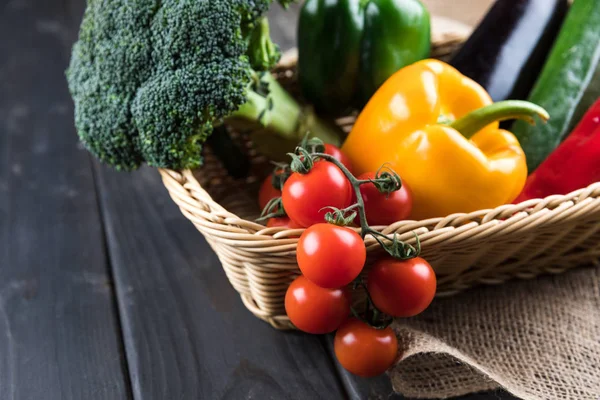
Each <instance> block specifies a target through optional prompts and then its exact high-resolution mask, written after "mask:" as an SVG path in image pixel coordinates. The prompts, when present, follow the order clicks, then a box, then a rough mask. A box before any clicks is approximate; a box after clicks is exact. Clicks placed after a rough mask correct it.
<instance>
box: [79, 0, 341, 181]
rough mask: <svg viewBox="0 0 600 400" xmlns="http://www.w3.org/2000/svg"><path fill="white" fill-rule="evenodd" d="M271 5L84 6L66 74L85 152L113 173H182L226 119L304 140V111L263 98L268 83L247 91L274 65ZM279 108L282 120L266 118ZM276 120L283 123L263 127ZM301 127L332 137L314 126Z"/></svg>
mask: <svg viewBox="0 0 600 400" xmlns="http://www.w3.org/2000/svg"><path fill="white" fill-rule="evenodd" d="M270 2H271V0H254V1H252V0H250V1H248V0H246V1H244V0H88V4H87V9H86V11H85V14H84V17H83V21H82V24H81V29H80V34H79V40H78V41H77V42H76V43H75V44H74V46H73V51H72V57H71V63H70V65H69V68H68V70H67V80H68V83H69V89H70V91H71V94H72V97H73V99H74V103H75V124H76V127H77V131H78V134H79V136H80V138H81V140H82V142H83V143H84V145H85V146H86V148H87V149H88V150H89V151H90V152H91V153H93V154H94V155H95V156H96V157H98V158H99V159H100V160H102V161H104V162H106V163H108V164H110V165H112V166H114V167H115V168H117V169H120V170H133V169H136V168H138V167H139V166H140V164H142V163H144V162H146V163H148V164H149V165H152V166H156V167H168V168H174V169H183V168H195V167H197V166H199V165H201V163H202V147H203V144H204V142H205V140H206V138H207V136H208V135H210V134H211V132H212V131H213V129H214V128H215V127H217V126H219V125H221V124H222V123H223V121H224V119H226V118H227V117H231V116H235V117H236V118H237V119H238V120H239V119H241V120H246V121H247V122H248V123H259V124H261V125H263V126H265V127H267V128H268V129H269V130H271V131H272V132H274V133H276V134H278V135H282V136H284V137H289V138H291V137H294V138H296V137H298V136H300V135H301V134H303V133H301V132H298V126H300V125H301V124H299V123H298V121H300V120H301V119H302V120H304V119H307V118H306V113H303V112H302V110H301V108H300V106H299V105H298V104H297V103H296V102H295V101H294V100H293V99H291V97H285V96H284V97H283V98H279V97H281V96H279V97H278V96H277V95H276V94H275V95H272V94H271V92H272V91H273V90H272V89H275V90H274V92H275V93H278V92H279V88H278V87H277V88H276V87H275V86H278V84H277V82H275V81H274V80H272V79H271V80H269V83H268V84H266V86H267V90H266V91H265V92H264V93H261V94H259V93H258V92H256V91H255V89H257V88H258V87H257V81H258V82H260V81H261V79H260V76H261V75H260V72H257V71H260V70H268V69H269V68H271V67H272V66H273V65H274V64H275V63H276V62H277V60H278V58H279V50H278V48H277V46H275V45H274V44H273V43H272V42H271V40H270V38H269V36H268V25H267V22H266V19H265V18H264V17H263V16H262V15H263V13H264V12H265V11H266V10H267V9H268V7H269V4H270ZM288 2H289V1H287V0H286V1H283V3H288ZM267 80H268V79H267ZM263 86H264V85H263ZM256 96H258V97H259V100H258V101H253V102H252V104H253V106H251V107H248V106H247V105H246V106H244V105H245V104H246V103H247V102H248V101H249V99H250V98H255V97H256ZM261 99H263V100H264V102H263V101H261ZM255 100H256V99H255ZM277 102H283V103H284V104H282V107H283V108H281V107H278V106H277ZM273 104H275V106H274V105H273ZM242 106H244V107H243V109H244V110H246V111H245V112H241V111H240V109H241V107H242ZM257 107H263V108H264V109H260V110H259V109H258V108H257ZM280 108H281V112H283V111H284V110H285V112H287V115H286V116H283V115H279V116H277V118H274V114H276V113H278V112H279V111H278V110H279V109H280ZM290 110H291V111H293V112H292V113H291V114H290V113H289V111H290ZM313 117H314V116H313ZM285 118H288V119H289V120H290V124H288V125H283V126H282V125H281V124H279V125H277V126H275V125H273V124H271V125H269V121H271V120H280V119H285ZM310 120H312V119H310ZM293 124H295V125H293ZM309 128H310V127H309ZM310 129H311V130H313V131H314V132H313V133H314V134H315V135H317V136H322V135H320V133H321V132H319V131H320V130H323V134H324V135H325V136H331V137H330V140H329V141H332V140H333V141H335V140H336V138H335V137H334V136H333V135H332V134H331V131H329V130H328V128H327V129H326V128H324V127H323V126H321V125H318V126H317V125H315V127H314V129H312V128H310ZM325 139H326V140H327V138H325Z"/></svg>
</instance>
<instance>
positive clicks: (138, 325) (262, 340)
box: [97, 166, 345, 400]
mask: <svg viewBox="0 0 600 400" xmlns="http://www.w3.org/2000/svg"><path fill="white" fill-rule="evenodd" d="M97 171H98V176H99V183H100V188H101V189H100V192H101V199H102V200H101V201H102V206H103V210H104V212H103V213H104V216H105V225H106V227H107V233H108V244H109V250H110V254H111V261H112V265H113V268H114V276H115V282H116V287H117V294H118V296H117V297H118V299H119V307H120V310H121V316H122V325H123V328H124V334H125V344H126V353H127V359H128V364H129V370H130V372H131V380H132V384H133V388H134V397H135V398H136V399H144V400H151V399H159V400H163V399H204V398H223V399H241V398H260V399H271V398H272V399H287V398H293V399H319V398H323V399H336V398H343V397H345V395H344V393H343V391H342V388H341V385H340V384H339V382H338V380H337V377H336V375H335V372H334V370H333V367H332V364H331V361H330V359H329V358H328V356H327V355H326V352H325V350H324V348H323V346H322V343H321V342H320V340H319V338H318V337H314V336H308V335H302V334H299V333H292V332H287V333H285V332H280V331H277V330H275V329H273V328H271V326H270V325H268V324H266V323H265V322H262V321H261V320H259V319H257V318H256V317H254V316H253V315H252V314H251V313H250V312H249V311H248V310H247V309H246V308H245V307H244V305H243V304H242V302H241V300H240V298H239V296H238V294H237V293H236V292H235V291H234V290H233V288H232V287H231V285H230V284H229V281H228V280H227V278H226V276H225V274H224V272H223V269H222V267H221V265H220V263H219V261H218V259H217V257H216V255H215V254H214V252H213V251H212V250H211V249H210V248H209V246H208V245H207V243H206V242H205V241H204V239H203V237H202V235H201V234H200V233H199V232H198V231H197V230H196V229H195V227H194V226H193V225H192V224H191V222H189V221H188V220H187V219H185V218H184V217H183V215H182V214H181V212H180V211H179V209H178V208H177V207H176V205H175V204H174V203H173V202H172V200H171V199H170V197H169V196H168V194H167V191H166V189H165V188H164V187H163V186H162V183H161V181H160V179H159V175H158V172H157V171H156V170H155V169H152V168H148V167H146V168H142V169H141V170H140V171H137V172H135V173H131V174H126V173H119V172H115V171H112V170H110V169H108V168H105V167H102V166H98V169H97Z"/></svg>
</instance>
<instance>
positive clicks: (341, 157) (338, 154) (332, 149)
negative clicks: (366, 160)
mask: <svg viewBox="0 0 600 400" xmlns="http://www.w3.org/2000/svg"><path fill="white" fill-rule="evenodd" d="M325 154H329V155H330V156H332V157H333V158H335V159H336V160H338V161H339V162H341V163H342V164H344V167H346V168H348V171H350V172H352V161H350V157H348V156H347V155H346V154H344V153H343V152H342V150H340V149H339V148H338V147H336V146H334V145H332V144H329V143H326V144H325Z"/></svg>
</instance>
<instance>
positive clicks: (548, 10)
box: [449, 0, 569, 101]
mask: <svg viewBox="0 0 600 400" xmlns="http://www.w3.org/2000/svg"><path fill="white" fill-rule="evenodd" d="M568 7H569V4H568V0H497V1H496V2H495V3H494V5H493V6H492V7H491V8H490V10H489V11H488V13H487V14H486V16H485V17H484V18H483V20H482V21H481V23H480V24H479V25H478V26H477V28H475V30H474V31H473V33H472V35H471V36H470V37H469V39H468V40H467V41H466V42H465V44H464V45H463V46H462V47H461V48H460V49H459V50H458V51H457V52H456V53H455V54H454V55H453V56H452V58H451V60H450V61H449V63H450V65H452V66H454V67H455V68H456V69H458V70H459V71H460V72H461V73H463V74H464V75H466V76H468V77H469V78H471V79H473V80H475V81H476V82H478V83H479V84H480V85H482V86H483V87H484V88H485V89H486V90H487V91H488V93H489V94H490V96H491V97H492V99H493V100H494V101H500V100H508V99H516V100H522V99H526V98H527V96H528V94H529V92H530V91H531V88H532V87H533V84H534V83H535V81H536V79H537V77H538V75H539V73H540V71H541V69H542V67H543V65H544V62H545V61H546V58H547V56H548V53H549V52H550V49H551V48H552V45H553V43H554V40H555V38H556V36H557V34H558V32H559V30H560V27H561V25H562V22H563V19H564V17H565V15H566V12H567V10H568Z"/></svg>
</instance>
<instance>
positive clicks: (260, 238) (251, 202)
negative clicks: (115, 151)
mask: <svg viewBox="0 0 600 400" xmlns="http://www.w3.org/2000/svg"><path fill="white" fill-rule="evenodd" d="M437 21H438V22H439V21H440V20H439V19H438V20H437ZM435 26H437V27H440V26H441V27H442V29H441V31H440V30H437V31H434V36H433V55H434V56H435V57H437V58H442V59H443V58H444V57H446V56H447V55H449V54H450V53H451V52H452V51H453V50H454V49H455V48H456V47H457V46H459V45H460V43H462V41H463V40H464V38H465V37H466V35H468V33H469V32H468V29H464V27H460V26H458V29H457V25H453V24H451V23H450V24H448V23H447V21H442V23H437V24H435V23H434V27H435ZM294 66H295V55H294V54H293V53H291V54H288V56H287V57H286V60H284V61H283V62H282V63H281V64H280V66H279V68H278V70H277V71H276V76H277V77H278V79H279V80H280V82H281V83H282V84H283V85H284V86H286V87H287V88H288V89H289V90H290V91H291V92H292V93H294V92H295V68H294ZM353 121H354V117H353V116H349V117H346V118H342V119H340V120H338V124H339V125H340V126H341V127H342V128H343V129H344V130H346V131H349V130H350V128H351V127H352V123H353ZM240 139H241V140H242V141H243V143H244V144H245V145H246V149H247V151H248V154H249V156H250V158H251V159H252V165H253V167H252V175H251V177H250V178H248V179H246V180H244V181H235V180H233V179H232V178H231V177H229V176H227V174H226V172H225V170H224V169H223V168H222V166H221V165H220V163H219V162H218V161H217V160H216V159H215V158H214V157H212V156H211V155H210V154H207V156H206V163H205V165H204V166H203V167H202V168H201V169H199V170H196V171H190V170H184V171H172V170H166V169H161V170H160V173H161V175H162V179H163V182H164V185H165V186H166V188H167V189H168V191H169V193H170V195H171V197H172V199H173V200H174V201H175V202H176V203H177V205H179V207H180V209H181V211H182V212H183V214H184V215H185V216H186V217H187V218H188V219H189V220H190V221H192V222H193V223H194V225H195V226H196V227H197V228H198V230H199V231H200V232H201V233H202V234H203V235H204V237H205V238H206V240H207V241H208V243H209V244H210V246H211V247H212V248H213V250H214V251H215V252H216V254H217V255H218V257H219V260H220V261H221V263H222V264H223V268H224V269H225V272H226V274H227V277H228V278H229V280H230V282H231V284H232V285H233V287H234V288H235V289H236V290H237V291H238V292H239V293H240V295H241V297H242V300H243V302H244V304H245V305H246V307H247V308H248V309H249V310H250V311H251V312H252V313H254V314H255V315H256V316H257V317H259V318H261V319H263V320H265V321H267V322H269V323H270V324H271V325H273V326H274V327H275V328H278V329H286V328H293V326H292V325H291V324H290V322H289V319H288V318H287V317H286V315H285V309H284V296H285V292H286V289H287V287H288V285H289V284H290V283H291V281H292V280H293V279H294V278H295V277H296V276H297V275H298V274H299V270H298V267H297V264H296V253H295V250H296V244H297V240H298V239H297V237H298V236H299V234H300V233H301V232H302V230H301V229H295V230H286V229H284V228H266V227H265V226H263V225H261V224H258V223H256V222H254V220H255V219H256V218H257V217H258V215H259V209H258V206H257V204H256V198H257V193H258V187H259V184H260V182H261V181H262V179H264V177H265V176H266V175H267V174H268V172H270V170H271V166H270V165H269V164H268V160H267V159H266V158H265V157H262V156H261V155H260V154H257V152H256V151H254V150H253V149H252V145H251V143H249V142H247V141H244V140H243V137H241V136H240ZM375 228H376V229H378V230H380V231H381V232H383V233H385V234H387V235H390V237H391V236H392V235H393V234H394V233H397V234H398V235H399V237H400V238H401V239H402V240H405V241H407V242H408V243H414V236H413V232H415V233H417V234H418V235H419V238H420V240H421V245H422V255H423V257H425V258H426V259H427V260H428V261H429V262H430V263H431V264H432V266H433V267H434V269H435V271H436V274H437V277H438V295H439V296H445V295H451V294H454V293H457V292H459V291H462V290H465V289H467V288H469V287H472V286H475V285H479V284H499V283H502V282H504V281H506V280H508V279H512V278H523V279H528V278H533V277H535V276H537V275H540V274H543V273H560V272H563V271H565V270H567V269H569V268H573V267H577V266H581V265H586V264H588V265H589V264H590V263H597V262H598V260H599V259H600V182H599V183H596V184H593V185H591V186H590V187H588V188H586V189H581V190H578V191H576V192H573V193H571V194H569V195H567V196H551V197H548V198H546V199H543V200H530V201H527V202H524V203H521V204H518V205H503V206H500V207H497V208H495V209H492V210H481V211H476V212H472V213H469V214H454V215H449V216H447V217H445V218H435V219H429V220H425V221H400V222H397V223H395V224H393V225H390V226H385V227H375ZM366 245H367V250H368V255H369V256H368V260H367V266H366V268H365V271H367V270H368V268H369V265H370V263H371V262H372V261H373V260H374V258H376V257H377V256H378V255H379V254H381V249H380V247H379V245H378V244H377V243H376V242H375V240H374V239H373V238H371V237H367V239H366Z"/></svg>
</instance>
